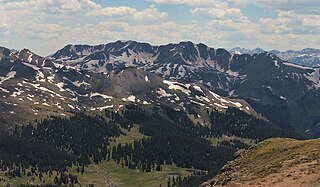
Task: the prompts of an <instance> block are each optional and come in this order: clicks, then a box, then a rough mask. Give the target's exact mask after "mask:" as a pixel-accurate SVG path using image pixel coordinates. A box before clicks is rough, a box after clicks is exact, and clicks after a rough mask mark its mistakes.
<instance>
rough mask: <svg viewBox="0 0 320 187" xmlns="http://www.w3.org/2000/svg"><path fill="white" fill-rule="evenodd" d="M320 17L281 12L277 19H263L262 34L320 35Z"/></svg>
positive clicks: (260, 21)
mask: <svg viewBox="0 0 320 187" xmlns="http://www.w3.org/2000/svg"><path fill="white" fill-rule="evenodd" d="M319 20H320V15H310V14H297V13H295V12H293V11H281V12H279V13H278V17H277V18H275V19H271V18H261V19H260V20H259V24H260V27H261V32H262V34H296V35H304V34H314V35H320V22H319Z"/></svg>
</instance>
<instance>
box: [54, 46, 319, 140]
mask: <svg viewBox="0 0 320 187" xmlns="http://www.w3.org/2000/svg"><path fill="white" fill-rule="evenodd" d="M50 59H52V60H54V61H55V62H57V63H59V64H64V65H68V66H72V67H74V68H76V69H79V70H86V71H91V72H99V73H108V72H110V71H113V70H117V69H121V68H123V67H136V68H138V69H141V70H144V71H148V72H151V73H156V74H159V75H160V76H162V77H164V78H165V79H171V80H178V81H182V82H184V83H194V82H199V83H202V84H203V85H205V86H206V87H207V88H209V89H210V90H211V91H214V92H215V93H218V94H220V95H223V96H229V97H234V98H242V99H245V100H247V101H248V102H249V103H250V104H251V105H252V106H254V107H255V108H256V110H257V111H258V112H260V113H262V114H263V115H265V116H266V117H267V118H268V119H269V120H270V121H271V122H272V123H274V124H276V125H278V126H279V127H282V128H287V129H294V130H296V131H298V132H300V133H305V134H306V136H309V137H319V136H320V134H317V133H315V132H318V130H316V129H318V126H317V124H318V123H320V116H319V115H320V111H319V110H320V109H319V107H317V106H318V105H319V104H320V96H319V92H320V91H319V88H320V80H319V70H320V68H308V67H304V66H299V65H295V64H291V63H288V62H286V61H283V60H282V59H281V58H279V57H277V56H276V55H275V54H273V53H268V52H262V50H258V49H257V50H255V53H254V54H252V55H251V54H234V53H229V52H228V51H227V50H225V49H214V48H210V47H208V46H206V45H204V44H194V43H192V42H181V43H178V44H168V45H161V46H151V45H150V44H146V43H138V42H135V41H125V42H123V41H117V42H114V43H109V44H106V45H98V46H88V45H68V46H66V47H65V48H63V49H61V50H59V51H57V52H56V53H55V54H53V55H52V56H51V57H50Z"/></svg>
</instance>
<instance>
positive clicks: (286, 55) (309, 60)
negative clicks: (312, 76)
mask: <svg viewBox="0 0 320 187" xmlns="http://www.w3.org/2000/svg"><path fill="white" fill-rule="evenodd" d="M229 51H230V53H235V54H251V55H253V54H256V53H263V52H266V51H265V50H263V49H261V48H256V49H253V50H250V49H245V48H240V47H235V48H232V49H230V50H229ZM268 52H270V53H273V54H275V55H277V56H278V57H280V58H281V59H283V60H285V61H288V62H291V63H294V64H298V65H302V66H308V67H319V66H320V50H319V49H314V48H305V49H302V50H287V51H278V50H271V51H268Z"/></svg>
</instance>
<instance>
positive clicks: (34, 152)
mask: <svg viewBox="0 0 320 187" xmlns="http://www.w3.org/2000/svg"><path fill="white" fill-rule="evenodd" d="M120 133H121V129H120V127H119V125H117V124H116V123H114V122H112V121H106V120H105V119H104V118H103V117H101V116H88V115H85V114H76V115H74V116H72V117H70V118H60V117H52V118H49V119H45V120H42V121H40V122H38V123H37V124H36V125H35V126H32V125H26V126H23V127H16V128H15V130H14V132H13V133H12V134H11V135H9V134H6V133H2V134H1V136H0V171H3V172H5V175H6V177H8V178H9V179H12V178H15V177H21V176H28V177H31V178H35V177H38V178H39V179H40V181H41V180H42V177H43V175H44V174H45V175H48V176H49V177H50V178H51V177H52V180H53V179H54V180H53V182H54V183H55V184H58V185H62V184H75V183H77V182H78V179H77V177H76V176H73V175H67V174H64V172H67V171H68V168H69V167H71V166H73V165H75V166H76V167H77V168H78V169H77V171H78V172H79V173H83V172H84V166H85V165H88V164H91V163H99V162H101V161H102V160H105V159H106V158H107V157H108V154H110V152H108V145H109V141H110V138H114V137H118V136H119V135H120ZM109 157H110V156H109ZM53 171H56V172H57V175H56V176H55V177H54V176H53Z"/></svg>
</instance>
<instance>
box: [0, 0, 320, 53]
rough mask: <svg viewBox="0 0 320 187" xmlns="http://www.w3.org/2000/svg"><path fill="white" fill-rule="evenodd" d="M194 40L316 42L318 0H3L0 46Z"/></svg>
mask: <svg viewBox="0 0 320 187" xmlns="http://www.w3.org/2000/svg"><path fill="white" fill-rule="evenodd" d="M115 40H137V41H141V42H149V43H151V44H153V45H159V44H167V43H176V42H180V41H193V42H195V43H200V42H201V43H205V44H207V45H208V46H211V47H214V48H218V47H223V48H232V47H238V46H239V47H244V48H250V49H253V48H256V47H262V48H264V49H266V50H271V49H278V50H288V49H302V48H307V47H313V48H320V1H319V0H299V1H297V0H259V1H257V0H0V46H5V47H9V48H14V49H22V48H29V49H31V50H32V51H34V52H36V53H39V54H41V55H49V54H52V53H54V52H55V51H56V50H58V49H60V48H62V47H63V46H65V45H67V44H92V45H95V44H101V43H108V42H112V41H115Z"/></svg>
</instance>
